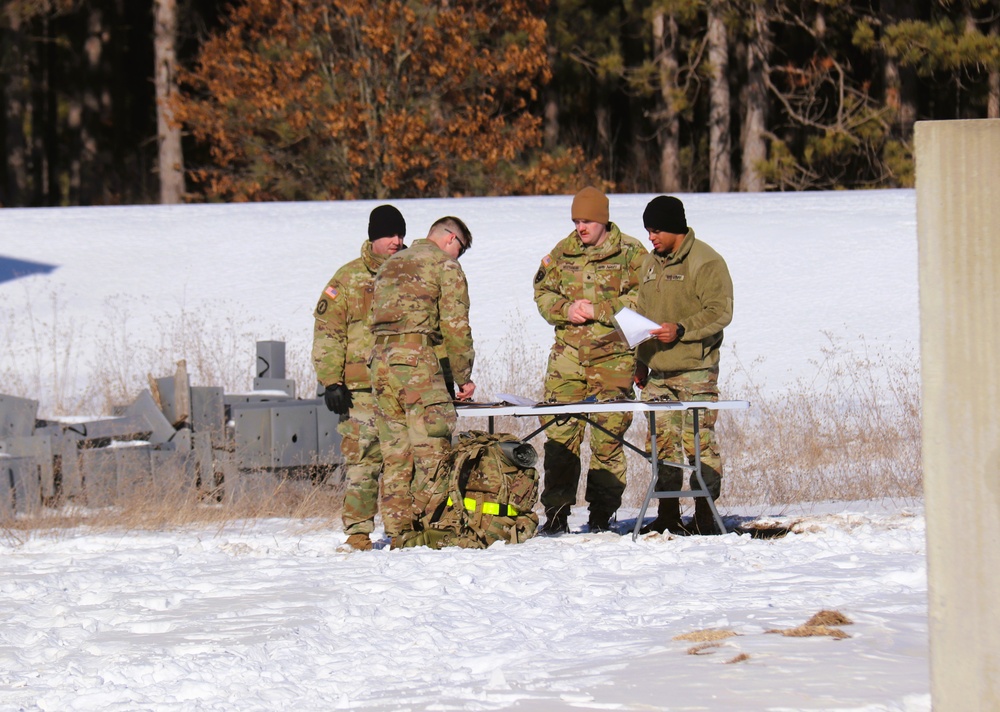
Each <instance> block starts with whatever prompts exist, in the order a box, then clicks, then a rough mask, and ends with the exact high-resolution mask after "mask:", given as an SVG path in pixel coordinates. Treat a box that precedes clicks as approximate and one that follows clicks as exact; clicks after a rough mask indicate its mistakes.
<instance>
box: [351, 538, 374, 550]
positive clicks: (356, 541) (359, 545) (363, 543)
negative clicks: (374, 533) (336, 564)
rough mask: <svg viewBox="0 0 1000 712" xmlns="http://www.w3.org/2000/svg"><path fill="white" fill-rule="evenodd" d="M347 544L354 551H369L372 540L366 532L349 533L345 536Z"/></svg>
mask: <svg viewBox="0 0 1000 712" xmlns="http://www.w3.org/2000/svg"><path fill="white" fill-rule="evenodd" d="M347 545H348V546H350V547H351V548H352V549H354V550H356V551H371V549H372V540H371V539H369V538H368V535H367V534H351V535H350V536H348V537H347Z"/></svg>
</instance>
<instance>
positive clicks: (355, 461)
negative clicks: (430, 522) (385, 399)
mask: <svg viewBox="0 0 1000 712" xmlns="http://www.w3.org/2000/svg"><path fill="white" fill-rule="evenodd" d="M337 432H339V433H340V451H341V453H342V454H343V456H344V509H343V513H342V515H341V517H342V519H343V522H344V532H345V533H346V534H348V535H350V534H371V533H372V531H373V530H374V529H375V514H376V513H377V512H378V483H379V472H380V471H381V469H382V449H381V448H380V447H379V439H378V426H377V425H376V422H375V398H374V397H373V396H372V394H371V391H368V390H358V391H351V411H350V414H349V415H348V416H346V417H344V416H341V418H340V423H339V424H338V425H337Z"/></svg>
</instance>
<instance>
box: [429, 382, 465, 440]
mask: <svg viewBox="0 0 1000 712" xmlns="http://www.w3.org/2000/svg"><path fill="white" fill-rule="evenodd" d="M420 404H421V405H422V406H423V409H424V413H423V421H424V427H425V428H426V429H427V434H428V435H429V436H430V437H432V438H446V437H451V433H452V431H454V430H455V423H456V422H457V421H458V414H457V413H456V412H455V405H454V404H453V403H452V402H451V396H450V395H448V392H447V391H442V390H439V389H437V388H435V389H433V390H429V391H426V392H424V393H421V394H420Z"/></svg>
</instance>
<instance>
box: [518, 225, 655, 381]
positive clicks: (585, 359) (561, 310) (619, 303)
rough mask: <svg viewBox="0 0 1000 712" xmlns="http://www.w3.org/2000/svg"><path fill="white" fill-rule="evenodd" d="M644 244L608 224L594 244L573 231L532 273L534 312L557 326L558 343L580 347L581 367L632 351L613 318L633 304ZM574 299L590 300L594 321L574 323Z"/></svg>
mask: <svg viewBox="0 0 1000 712" xmlns="http://www.w3.org/2000/svg"><path fill="white" fill-rule="evenodd" d="M645 256H646V248H645V247H643V245H642V243H641V242H639V241H638V240H636V239H635V238H634V237H630V236H629V235H626V234H624V233H622V232H621V230H619V229H618V226H617V225H615V224H614V223H611V228H610V229H609V231H608V236H607V239H605V241H604V242H603V243H602V244H601V245H600V246H597V247H587V246H586V245H584V244H583V242H582V241H581V240H580V237H579V236H578V235H577V233H576V231H575V230H574V231H573V232H572V233H570V234H569V236H568V237H566V238H565V239H563V240H561V241H560V242H559V243H558V244H557V245H556V246H555V249H554V250H552V252H550V253H549V254H547V255H546V256H545V257H543V258H542V265H541V267H539V269H538V273H537V274H536V275H535V304H536V305H537V306H538V312H539V313H540V314H541V315H542V317H544V318H545V320H546V321H547V322H549V323H550V324H552V325H553V326H554V327H555V332H556V334H555V335H556V343H557V344H558V343H560V342H561V343H563V344H566V345H568V346H571V347H572V348H574V349H578V351H579V356H580V363H581V365H583V366H588V365H594V364H597V363H600V362H602V361H606V360H608V359H610V358H614V357H620V356H628V357H629V358H631V357H632V354H631V352H630V350H629V348H628V345H627V344H625V342H624V341H622V340H621V339H619V338H617V335H616V332H615V326H614V322H613V321H612V317H613V316H614V314H615V313H616V312H617V311H618V310H619V309H621V308H622V307H629V308H635V302H636V296H637V290H638V287H639V267H640V265H641V264H642V261H643V258H644V257H645ZM577 299H589V300H590V302H591V303H592V304H593V305H594V321H591V322H587V323H586V324H573V323H572V322H571V321H570V320H569V316H568V315H569V307H570V304H572V303H573V302H574V301H576V300H577Z"/></svg>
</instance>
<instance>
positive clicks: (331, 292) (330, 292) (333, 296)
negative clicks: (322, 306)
mask: <svg viewBox="0 0 1000 712" xmlns="http://www.w3.org/2000/svg"><path fill="white" fill-rule="evenodd" d="M323 294H325V295H326V296H328V297H330V299H336V298H337V294H339V292H337V290H336V289H335V288H334V286H333V285H332V284H331V285H328V286H327V288H326V289H324V290H323Z"/></svg>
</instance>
